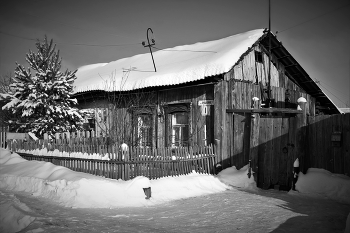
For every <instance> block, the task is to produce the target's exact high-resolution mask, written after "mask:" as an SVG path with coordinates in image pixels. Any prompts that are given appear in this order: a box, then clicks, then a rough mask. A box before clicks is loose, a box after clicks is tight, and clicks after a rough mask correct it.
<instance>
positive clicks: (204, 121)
mask: <svg viewBox="0 0 350 233" xmlns="http://www.w3.org/2000/svg"><path fill="white" fill-rule="evenodd" d="M200 100H214V87H213V84H204V85H194V86H190V87H180V88H169V89H164V90H158V91H152V92H149V93H147V92H144V93H141V92H140V93H133V94H126V95H125V94H123V95H120V96H118V95H115V96H110V94H108V95H107V94H106V97H105V98H104V99H96V100H92V101H89V102H85V103H84V102H83V103H79V108H83V109H87V108H92V109H95V111H96V113H97V114H101V115H102V118H103V119H106V121H102V122H97V124H96V125H97V126H96V133H98V134H100V133H102V134H103V135H106V134H109V135H111V136H113V135H115V137H118V142H119V141H120V142H121V143H122V142H126V143H129V144H132V131H133V128H132V123H131V122H132V111H130V110H131V109H132V108H133V107H136V108H137V107H143V106H151V107H152V108H153V109H154V114H153V117H154V118H153V120H154V126H153V137H154V142H153V145H154V146H155V147H159V148H161V147H166V146H168V145H167V139H166V137H167V135H166V133H165V131H166V127H167V121H166V119H167V117H168V116H165V115H164V114H165V112H164V107H165V106H167V105H171V104H180V103H187V104H189V106H190V146H204V145H205V144H207V145H209V144H213V142H214V137H213V135H214V132H213V127H214V120H213V119H214V106H210V107H209V108H210V115H208V116H203V115H202V114H201V111H202V109H201V106H199V105H198V101H200ZM105 116H106V117H105ZM204 134H205V135H204ZM204 138H206V139H207V140H203V139H204ZM116 140H117V139H116Z"/></svg>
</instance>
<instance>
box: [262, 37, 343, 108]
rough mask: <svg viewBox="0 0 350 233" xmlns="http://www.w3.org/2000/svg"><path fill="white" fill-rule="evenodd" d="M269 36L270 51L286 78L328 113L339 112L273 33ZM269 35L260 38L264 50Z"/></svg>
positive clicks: (267, 43) (267, 46) (267, 45)
mask: <svg viewBox="0 0 350 233" xmlns="http://www.w3.org/2000/svg"><path fill="white" fill-rule="evenodd" d="M268 35H269V36H271V52H272V54H273V55H274V56H276V58H277V59H278V61H279V62H281V63H282V64H283V65H284V67H285V72H286V75H287V76H288V78H290V79H291V80H292V81H294V82H295V83H296V84H297V85H299V87H301V88H302V89H303V90H304V91H305V92H306V93H307V94H309V95H311V96H312V97H314V98H315V99H316V102H319V103H320V106H323V107H326V108H328V112H329V113H330V114H339V113H340V110H339V109H338V107H337V106H336V105H335V104H334V103H333V102H332V100H331V99H330V98H329V97H328V96H327V95H326V94H325V93H324V92H323V91H322V90H321V88H320V87H319V86H318V85H317V84H316V83H315V82H314V81H313V79H311V78H310V76H309V75H308V74H307V73H306V71H305V70H304V69H303V67H301V65H300V64H299V63H298V62H297V61H296V60H295V59H294V57H293V56H292V55H291V54H290V53H289V52H288V51H287V49H286V48H285V47H284V46H283V45H282V42H280V41H279V40H278V39H277V38H276V36H275V35H273V34H272V33H269V34H268ZM269 36H266V37H264V38H262V40H261V42H260V43H261V44H262V45H263V46H264V47H265V49H266V50H268V49H269Z"/></svg>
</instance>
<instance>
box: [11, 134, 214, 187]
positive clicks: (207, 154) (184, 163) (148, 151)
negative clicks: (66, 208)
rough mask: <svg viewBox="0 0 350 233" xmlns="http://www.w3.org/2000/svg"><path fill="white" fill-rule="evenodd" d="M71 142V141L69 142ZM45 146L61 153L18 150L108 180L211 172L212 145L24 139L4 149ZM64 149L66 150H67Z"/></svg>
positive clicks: (13, 141)
mask: <svg viewBox="0 0 350 233" xmlns="http://www.w3.org/2000/svg"><path fill="white" fill-rule="evenodd" d="M73 142H74V143H73ZM43 147H45V148H46V149H47V150H48V151H53V150H58V151H60V152H63V151H65V152H66V153H62V154H61V156H45V155H35V154H29V153H31V152H26V153H22V152H19V153H18V154H20V155H21V156H22V157H23V158H25V159H27V160H38V161H46V162H51V163H53V164H55V165H59V166H64V167H67V168H69V169H71V170H73V171H78V172H85V173H90V174H94V175H99V176H104V177H106V178H112V179H123V180H128V179H132V178H134V177H136V176H145V177H148V178H150V179H157V178H161V177H165V176H179V175H185V174H189V173H192V171H195V172H197V173H205V174H214V173H215V170H214V167H215V154H214V148H213V147H212V146H211V145H210V146H206V147H196V146H195V147H189V148H187V147H180V148H140V147H130V148H128V150H125V151H122V150H121V148H120V147H117V146H106V145H93V144H84V143H77V141H75V140H69V141H67V140H61V139H59V140H57V141H55V142H51V143H49V142H48V141H47V140H37V141H24V140H10V141H8V148H9V149H10V150H11V151H23V150H25V151H34V150H37V151H39V150H40V149H42V148H43ZM67 152H68V153H67ZM79 152H81V153H85V154H90V155H91V154H92V153H97V154H100V155H105V154H106V153H108V156H109V158H110V160H102V159H92V158H89V157H87V158H75V157H71V156H70V155H71V154H73V153H79Z"/></svg>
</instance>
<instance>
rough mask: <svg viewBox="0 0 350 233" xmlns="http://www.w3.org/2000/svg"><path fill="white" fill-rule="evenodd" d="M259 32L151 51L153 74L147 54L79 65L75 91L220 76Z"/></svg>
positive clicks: (163, 84)
mask: <svg viewBox="0 0 350 233" xmlns="http://www.w3.org/2000/svg"><path fill="white" fill-rule="evenodd" d="M263 31H264V30H263V29H257V30H252V31H248V32H244V33H240V34H237V35H233V36H229V37H227V38H223V39H219V40H214V41H209V42H200V43H196V44H192V45H183V46H177V47H174V48H169V49H163V50H159V51H156V52H153V57H154V61H155V64H156V68H157V72H155V71H154V67H153V62H152V58H151V54H150V53H145V54H139V55H135V56H132V57H129V58H123V59H119V60H117V61H113V62H110V63H99V64H93V65H88V66H83V67H81V68H79V69H78V71H77V73H76V76H77V79H76V81H75V83H74V85H75V92H76V93H77V92H84V91H93V90H104V91H130V90H134V89H140V88H146V87H155V86H167V85H176V84H182V83H186V82H192V81H196V80H201V79H204V78H206V77H209V76H214V75H219V74H223V73H226V72H228V71H229V70H230V69H231V68H232V67H233V65H234V64H235V63H236V62H237V61H238V60H239V58H240V57H241V55H242V54H243V53H245V52H246V51H247V50H248V48H249V47H251V46H252V45H253V44H254V43H255V42H256V41H257V40H258V39H259V38H260V37H261V36H263V34H264V33H263ZM153 51H154V49H153ZM126 70H131V71H130V72H126Z"/></svg>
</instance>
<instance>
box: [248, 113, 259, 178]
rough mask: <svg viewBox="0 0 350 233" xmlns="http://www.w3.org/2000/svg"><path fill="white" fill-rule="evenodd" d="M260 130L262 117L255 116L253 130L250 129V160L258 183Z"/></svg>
mask: <svg viewBox="0 0 350 233" xmlns="http://www.w3.org/2000/svg"><path fill="white" fill-rule="evenodd" d="M259 129H260V115H259V114H254V115H253V116H252V120H251V129H250V155H249V159H250V160H251V168H252V170H253V172H255V174H254V178H255V181H256V182H257V175H258V169H259V166H258V165H259V164H258V161H259V157H258V156H259V153H258V152H259V149H258V147H259Z"/></svg>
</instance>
